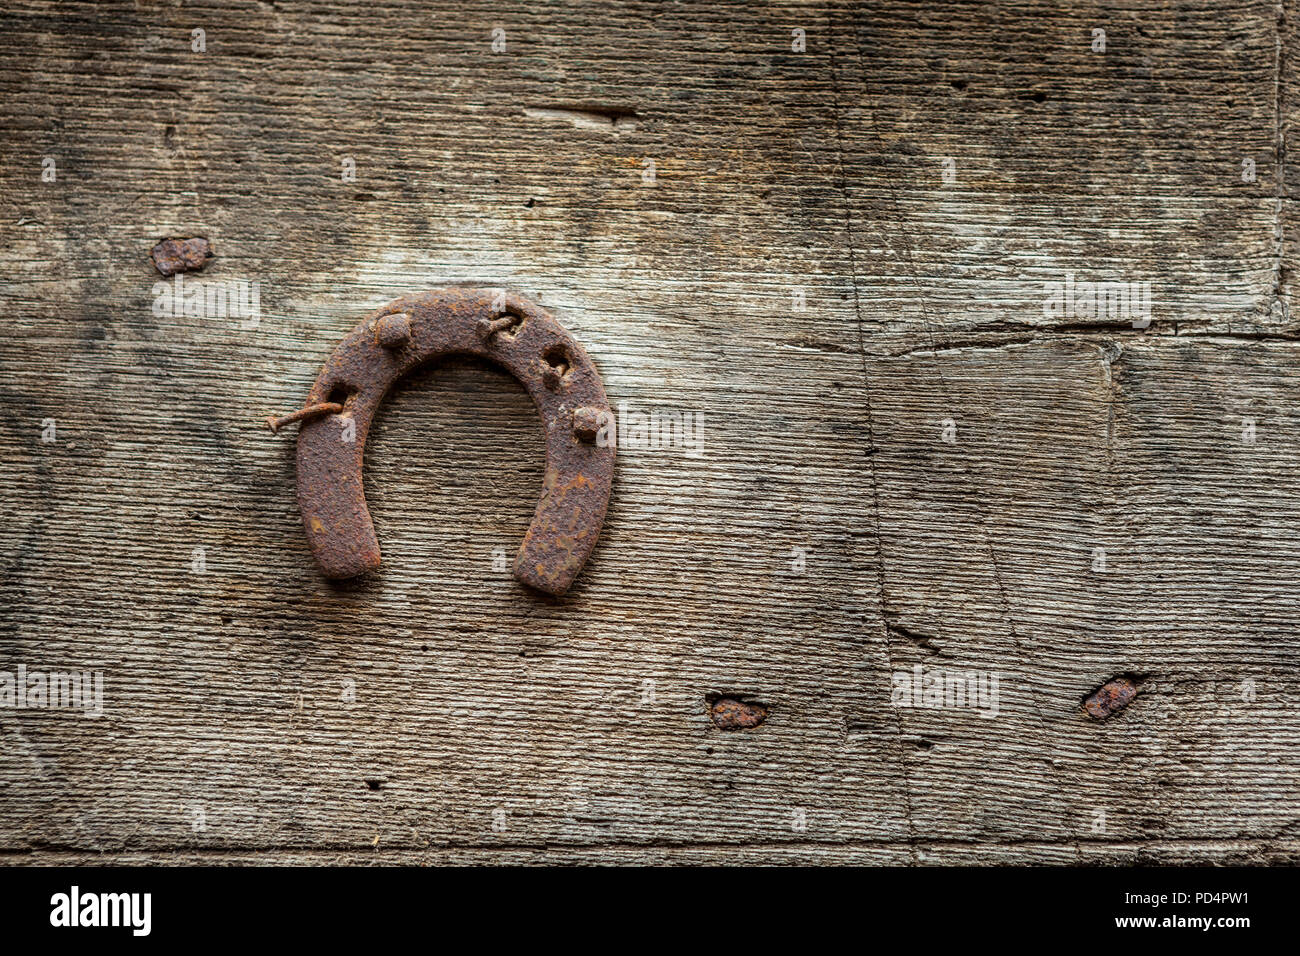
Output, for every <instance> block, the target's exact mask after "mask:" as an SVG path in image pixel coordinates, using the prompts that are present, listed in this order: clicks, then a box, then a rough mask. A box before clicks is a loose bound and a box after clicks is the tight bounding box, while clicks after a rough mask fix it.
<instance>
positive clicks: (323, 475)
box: [267, 289, 614, 595]
mask: <svg viewBox="0 0 1300 956" xmlns="http://www.w3.org/2000/svg"><path fill="white" fill-rule="evenodd" d="M494 302H495V303H497V304H498V305H497V306H496V307H494ZM499 303H500V293H499V291H498V290H495V289H441V290H438V291H434V292H424V293H420V294H418V295H410V296H403V297H402V298H400V299H397V300H395V301H393V302H390V303H389V304H388V305H386V306H384V307H383V308H381V309H379V310H378V311H377V312H375V313H373V314H372V315H370V316H368V317H367V318H366V319H364V320H363V321H362V322H361V323H360V324H359V325H357V326H356V328H354V329H353V330H352V331H351V332H350V333H349V334H348V335H347V336H345V337H344V339H343V341H342V342H341V343H340V344H339V345H338V347H337V348H335V350H334V353H333V354H332V355H331V356H330V357H329V358H328V359H327V360H326V361H325V365H324V367H323V368H322V369H321V372H320V374H319V375H318V376H317V378H316V382H315V384H313V385H312V387H311V391H310V392H309V393H308V395H307V401H306V403H305V407H304V408H302V409H300V410H298V411H296V412H292V413H290V414H289V415H285V416H283V417H281V418H270V419H268V420H267V424H268V426H270V427H271V429H272V431H274V430H275V429H276V428H279V427H281V426H283V425H287V424H289V423H291V422H294V421H300V422H302V428H301V430H300V431H299V433H298V507H299V508H300V509H301V511H302V517H303V523H304V525H305V526H306V528H307V540H308V542H309V544H310V545H311V549H312V553H313V554H314V555H315V557H316V562H317V564H319V565H320V568H321V571H322V572H323V573H324V574H325V576H326V577H329V578H350V577H354V576H356V575H358V574H363V573H365V572H366V571H370V570H373V569H374V568H377V567H378V566H379V563H380V554H379V541H378V539H377V538H376V536H375V528H374V524H373V523H372V522H371V519H370V511H369V509H368V508H367V506H366V499H365V495H364V493H363V492H362V480H361V467H362V462H363V460H364V456H365V443H366V436H367V434H368V433H369V430H370V425H371V422H372V421H373V419H374V415H375V412H376V411H377V410H378V408H379V405H380V404H381V403H382V402H383V399H384V396H385V395H386V394H387V392H388V390H389V388H390V387H391V386H392V385H393V383H394V382H396V381H397V380H398V379H399V378H401V377H402V376H403V375H405V374H406V373H407V372H410V371H411V370H413V369H414V368H416V367H417V366H419V365H423V364H425V363H426V362H429V361H431V360H434V359H437V358H440V357H442V356H446V355H454V354H459V355H475V356H479V357H481V358H485V359H488V360H490V361H492V362H494V363H496V364H497V365H500V366H501V367H503V368H505V369H506V370H507V371H508V372H510V373H511V374H512V375H514V376H515V378H517V379H519V381H520V382H521V383H522V384H523V386H524V388H525V389H526V390H527V391H528V394H529V395H530V396H531V397H532V399H533V403H534V405H536V407H537V411H538V413H539V414H540V415H541V418H542V425H543V428H544V430H545V434H546V471H545V476H544V478H543V482H542V493H541V497H540V498H539V500H538V502H537V510H536V511H535V513H534V515H533V521H532V524H530V525H529V527H528V531H527V533H526V534H525V535H524V541H523V544H522V545H521V546H520V549H519V554H518V556H517V557H516V558H515V565H514V574H515V577H516V578H517V579H518V580H519V581H521V582H523V583H524V584H526V585H528V586H529V587H532V588H536V589H537V590H539V591H543V592H545V593H547V594H554V595H559V594H563V593H564V592H565V591H567V590H568V589H569V586H570V585H571V584H572V583H573V581H574V579H575V578H576V577H577V575H578V572H579V571H581V570H582V567H583V565H584V564H585V563H586V561H587V558H588V556H589V555H590V554H591V551H592V549H593V548H594V547H595V545H596V539H597V537H598V536H599V535H600V528H601V525H602V524H603V523H604V520H605V511H606V509H607V508H608V506H609V496H610V490H611V487H612V484H613V477H614V448H613V447H612V443H611V445H610V447H603V446H601V445H596V444H591V443H587V442H584V441H581V440H578V441H575V440H574V437H575V433H576V424H577V423H576V420H575V412H574V409H581V410H583V421H584V422H586V420H587V417H588V416H589V415H594V417H595V418H596V419H597V420H599V419H600V418H601V417H603V416H606V415H610V414H611V413H610V408H609V401H608V400H607V399H606V397H605V389H604V386H603V385H602V384H601V380H600V374H599V373H598V372H597V371H596V367H595V365H593V364H592V361H591V359H590V358H588V357H587V354H586V352H584V351H583V349H582V346H580V345H579V344H578V343H577V342H576V341H575V340H574V339H573V337H572V336H571V335H569V333H567V332H566V331H565V330H564V329H563V328H561V327H560V325H559V323H557V322H556V321H555V319H553V318H552V317H551V316H550V314H549V313H547V312H546V311H545V310H543V309H542V308H540V307H539V306H537V305H535V304H533V303H532V302H529V301H528V300H527V299H523V298H520V297H519V296H515V295H507V296H506V297H505V312H506V313H507V314H505V315H502V314H501V311H502V310H501V308H500V307H499ZM506 329H510V330H511V334H498V333H502V332H505V330H506ZM611 417H612V416H611ZM579 437H580V436H579ZM593 438H594V435H593Z"/></svg>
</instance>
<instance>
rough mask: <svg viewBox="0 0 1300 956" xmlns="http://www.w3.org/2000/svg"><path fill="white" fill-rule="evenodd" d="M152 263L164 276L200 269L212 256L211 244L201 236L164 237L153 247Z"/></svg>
mask: <svg viewBox="0 0 1300 956" xmlns="http://www.w3.org/2000/svg"><path fill="white" fill-rule="evenodd" d="M152 255H153V264H154V268H155V269H157V270H158V271H159V272H161V273H162V274H163V275H165V276H171V275H175V274H176V273H178V272H193V271H195V270H196V269H202V268H203V266H204V265H205V264H206V263H207V261H208V260H209V259H211V258H212V244H211V243H209V242H208V240H207V239H205V238H204V237H203V236H195V237H194V238H193V239H164V240H163V241H162V242H160V243H158V245H156V246H154V247H153V253H152Z"/></svg>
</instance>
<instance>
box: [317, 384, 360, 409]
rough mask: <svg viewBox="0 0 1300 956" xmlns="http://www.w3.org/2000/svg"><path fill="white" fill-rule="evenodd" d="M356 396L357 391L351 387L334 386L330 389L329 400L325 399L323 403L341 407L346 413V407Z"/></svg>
mask: <svg viewBox="0 0 1300 956" xmlns="http://www.w3.org/2000/svg"><path fill="white" fill-rule="evenodd" d="M356 394H357V390H356V389H355V388H353V387H352V386H351V385H335V386H334V387H333V388H331V389H330V394H329V398H327V399H325V401H327V402H334V403H335V404H337V405H342V406H343V410H344V411H347V410H348V406H349V405H351V404H352V399H353V397H354V396H355V395H356Z"/></svg>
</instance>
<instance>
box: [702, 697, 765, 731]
mask: <svg viewBox="0 0 1300 956" xmlns="http://www.w3.org/2000/svg"><path fill="white" fill-rule="evenodd" d="M709 710H710V713H711V714H712V716H713V722H714V723H715V724H717V725H718V726H719V727H721V728H722V729H723V730H749V729H750V728H751V727H757V726H758V725H759V724H761V723H762V722H763V721H765V720H767V708H766V707H764V706H763V705H762V704H747V703H745V702H743V701H739V700H736V699H735V698H734V697H720V698H718V699H717V700H715V701H714V702H713V706H712V707H711V708H710V709H709Z"/></svg>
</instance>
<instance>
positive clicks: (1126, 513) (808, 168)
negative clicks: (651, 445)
mask: <svg viewBox="0 0 1300 956" xmlns="http://www.w3.org/2000/svg"><path fill="white" fill-rule="evenodd" d="M1294 15H1295V13H1294V10H1293V8H1292V7H1291V6H1290V5H1289V4H1288V5H1285V6H1279V5H1276V4H1265V3H1253V4H1245V5H1241V4H1230V3H1227V2H1223V0H1190V2H1184V3H1178V4H1172V3H1167V2H1157V0H1150V2H1141V0H1119V2H1115V3H1097V4H1083V5H1078V4H1055V3H1050V2H1043V0H1024V2H1017V3H1007V4H1001V5H991V4H983V3H972V4H944V5H941V6H938V7H936V6H934V5H932V4H926V3H919V2H918V3H906V2H891V3H872V4H849V3H831V4H813V3H808V4H805V3H771V4H762V5H755V4H746V3H742V2H735V3H722V2H710V3H707V4H626V5H624V4H618V5H611V4H595V3H578V4H571V3H558V2H557V3H538V4H530V5H528V6H527V7H525V8H513V7H512V8H507V7H505V6H504V5H497V4H491V3H486V2H482V0H479V2H470V3H468V4H465V3H456V4H450V3H445V2H441V0H437V2H433V3H414V2H411V3H388V4H383V5H379V4H363V3H351V2H348V3H342V2H338V3H323V4H307V3H258V2H225V0H223V2H217V3H213V4H208V5H205V6H203V7H202V8H193V7H182V6H179V5H173V4H157V5H151V4H141V5H127V4H119V3H110V4H88V3H87V4H81V3H58V4H55V3H48V4H45V3H21V4H16V5H14V4H10V5H8V6H7V7H6V9H5V10H4V11H3V13H0V155H2V156H3V162H0V302H2V304H3V306H4V311H3V319H2V320H0V321H3V323H4V326H3V328H4V335H3V336H0V399H2V400H3V405H4V407H5V408H6V409H7V414H5V415H3V416H0V456H2V460H3V462H4V467H3V469H2V470H0V505H2V507H0V568H3V573H2V576H0V670H6V669H10V670H12V669H14V668H16V667H17V665H18V664H25V665H27V666H28V667H29V668H38V667H44V668H50V669H65V670H68V669H98V670H102V671H103V673H104V695H105V700H104V706H105V714H104V716H102V717H99V718H89V717H84V716H80V715H77V714H75V713H69V712H59V711H47V710H34V709H25V710H15V709H5V708H0V740H3V744H2V745H0V862H5V863H15V864H26V863H41V862H48V863H57V862H70V861H105V862H126V863H150V862H182V863H189V862H207V863H246V862H253V863H268V864H269V863H331V862H339V863H367V862H377V863H396V862H422V863H486V864H491V863H646V862H650V863H716V862H730V863H762V862H774V863H807V862H827V863H851V862H857V863H890V864H926V863H979V864H990V865H992V864H1011V863H1031V862H1034V863H1048V864H1069V863H1094V862H1100V863H1114V864H1128V863H1135V862H1160V863H1181V862H1197V863H1213V864H1232V863H1243V862H1269V863H1283V862H1285V863H1294V862H1296V861H1297V860H1300V849H1297V814H1298V813H1300V759H1298V758H1297V757H1296V756H1295V754H1296V747H1297V744H1300V711H1297V709H1296V708H1295V707H1294V705H1293V702H1294V700H1295V699H1296V695H1297V694H1298V693H1300V676H1298V675H1297V671H1296V664H1297V660H1298V658H1300V649H1298V648H1297V640H1296V626H1297V620H1298V618H1300V599H1298V598H1297V593H1296V588H1295V581H1296V580H1297V578H1298V577H1300V538H1298V537H1297V535H1296V534H1295V531H1294V529H1295V528H1297V527H1298V526H1300V504H1297V502H1300V476H1297V473H1296V469H1295V467H1294V465H1293V463H1294V462H1295V461H1296V458H1297V454H1298V453H1300V418H1297V415H1296V413H1295V408H1296V406H1297V400H1298V399H1300V363H1298V362H1297V358H1300V334H1298V333H1297V320H1296V319H1295V318H1294V317H1293V316H1292V314H1291V310H1292V297H1293V285H1294V272H1293V263H1294V261H1295V255H1296V251H1297V249H1296V245H1295V242H1296V240H1295V233H1294V225H1293V224H1294V221H1295V217H1294V215H1293V213H1294V203H1293V200H1292V197H1291V196H1290V194H1289V186H1288V184H1289V183H1290V182H1293V181H1296V178H1297V176H1300V170H1297V169H1296V168H1295V163H1296V156H1297V155H1300V153H1297V151H1296V150H1294V149H1291V148H1289V142H1290V140H1291V137H1292V130H1293V129H1294V127H1295V123H1294V122H1293V119H1294V113H1295V108H1296V104H1297V98H1296V96H1295V93H1294V90H1295V83H1296V79H1297V77H1296V59H1295V56H1294V54H1293V49H1294V44H1293V39H1294V29H1295V26H1294V22H1293V21H1294ZM498 28H499V29H501V30H504V31H505V32H504V38H505V50H504V51H502V52H493V49H492V43H493V31H494V30H496V29H498ZM1096 28H1101V29H1104V30H1105V32H1106V49H1105V51H1104V52H1099V51H1098V52H1094V51H1093V49H1092V42H1093V30H1094V29H1096ZM194 29H202V30H203V31H204V37H205V42H206V50H205V52H202V53H198V52H194V51H193V50H192V49H191V31H192V30H194ZM795 30H802V31H804V37H805V41H806V49H805V50H803V51H802V52H799V51H796V50H794V49H793V48H792V42H793V38H794V34H793V33H792V31H795ZM46 158H51V159H52V160H53V162H54V168H55V169H56V171H57V178H56V179H55V180H54V181H53V182H47V181H43V180H42V175H41V174H42V162H43V160H45V159H46ZM949 159H950V160H952V162H951V163H945V160H949ZM1247 159H1249V160H1253V162H1254V173H1255V175H1254V177H1253V179H1243V172H1244V170H1245V168H1246V167H1244V166H1243V160H1247ZM345 160H351V161H352V162H354V163H355V169H356V178H355V181H345V179H344V177H343V176H342V169H343V166H344V162H345ZM647 161H653V164H654V177H653V182H648V181H647ZM191 235H202V236H206V237H208V238H209V239H210V240H211V241H212V243H213V246H214V247H215V250H216V256H217V257H216V258H215V259H213V260H211V261H210V262H209V264H208V265H207V267H206V268H205V269H204V270H203V271H202V272H200V273H195V274H191V275H190V276H188V277H187V278H189V279H193V280H196V281H204V282H207V281H225V280H241V279H242V280H247V281H250V282H252V281H255V282H258V283H259V284H260V303H261V319H260V322H258V323H257V324H256V325H255V326H254V327H246V323H241V322H240V321H239V320H238V319H235V318H220V317H185V316H175V315H170V314H164V315H159V314H156V312H155V310H154V309H153V307H152V306H153V303H154V299H155V294H156V293H155V290H154V284H155V282H156V281H157V279H158V276H157V275H156V274H155V273H154V272H153V270H152V266H151V263H150V261H149V258H148V257H149V250H150V249H151V248H152V247H153V245H154V244H155V243H156V242H157V241H158V240H160V239H162V238H165V237H168V236H182V237H183V236H191ZM1067 276H1073V277H1074V278H1075V280H1077V281H1080V282H1089V281H1091V282H1121V281H1122V282H1126V283H1130V282H1137V283H1149V284H1150V293H1151V315H1150V318H1151V322H1150V325H1149V326H1147V327H1144V328H1135V327H1134V325H1133V323H1132V322H1131V321H1130V320H1129V318H1128V317H1127V316H1119V317H1116V316H1113V315H1106V316H1101V317H1098V316H1097V315H1095V314H1093V315H1088V314H1084V313H1082V312H1080V311H1079V310H1076V314H1073V315H1066V314H1063V313H1053V312H1052V311H1051V310H1050V309H1047V308H1045V301H1046V300H1047V298H1048V296H1049V292H1048V290H1049V288H1050V284H1051V283H1053V282H1064V281H1065V279H1066V277H1067ZM451 284H473V285H478V286H502V287H508V288H510V289H513V290H515V291H517V292H519V293H520V294H522V295H525V296H527V297H529V298H532V299H534V300H535V301H537V302H538V303H540V304H541V305H543V306H544V307H545V308H547V309H548V310H550V311H552V313H553V314H554V315H555V316H556V318H557V319H558V320H559V321H560V322H561V323H562V324H563V325H564V326H565V327H566V328H567V329H568V330H569V331H570V332H572V333H573V334H574V335H575V336H576V337H577V339H578V340H579V341H580V342H582V343H583V345H584V347H585V348H586V350H587V352H588V353H589V354H590V355H591V356H592V358H593V359H594V361H595V362H596V364H597V366H598V367H599V368H600V370H601V373H602V375H603V377H604V381H605V386H606V389H607V391H608V393H609V396H610V399H611V402H612V403H613V404H614V405H615V406H618V404H619V403H620V402H622V403H626V405H627V407H628V409H629V410H631V411H642V412H650V411H654V410H662V411H677V412H687V413H699V414H701V415H702V416H703V422H704V430H703V448H702V451H701V453H700V454H691V453H689V451H688V450H687V449H684V448H680V447H669V448H658V449H637V448H626V447H625V448H623V449H621V450H620V457H619V462H618V467H617V471H616V477H615V489H614V497H613V501H612V504H611V509H610V513H609V516H608V518H607V521H606V525H605V530H604V532H603V535H602V540H601V543H600V545H599V546H598V547H597V549H596V551H595V553H594V555H593V558H592V560H591V562H590V564H589V565H588V567H587V568H586V570H584V572H583V574H582V575H581V576H580V577H579V579H578V582H577V584H576V585H575V587H574V589H573V590H572V591H571V592H570V593H569V595H568V596H566V597H565V598H564V599H562V600H558V601H557V600H550V599H547V598H544V597H540V596H538V595H535V594H533V593H530V592H528V591H526V590H524V589H522V588H521V587H520V586H518V585H517V584H515V583H514V582H513V580H512V579H511V578H510V576H509V572H508V570H507V569H506V566H505V565H503V564H501V563H500V562H498V561H497V560H496V559H495V555H496V554H497V553H498V552H503V553H504V554H505V555H507V556H513V553H514V551H515V549H516V548H517V547H518V543H519V541H520V539H521V538H522V536H523V533H524V529H525V528H526V527H527V524H528V521H529V518H530V516H531V514H532V509H533V505H534V502H535V498H536V494H537V491H538V489H539V488H540V485H541V480H542V460H543V443H542V436H541V434H540V432H539V431H538V428H537V425H536V424H535V422H536V416H535V414H534V412H533V410H532V408H531V405H530V403H529V401H528V399H527V396H526V395H525V393H524V392H523V390H522V388H521V387H519V386H518V385H517V384H516V383H515V382H514V381H513V380H512V379H510V378H509V377H507V376H506V375H505V374H503V373H501V372H499V371H496V370H494V369H492V368H489V367H487V366H486V365H482V364H480V363H477V362H472V361H468V360H466V361H456V362H449V363H445V364H442V365H439V366H438V367H436V368H433V369H430V370H428V371H426V372H423V373H420V374H418V375H416V376H415V377H413V378H412V379H410V380H408V381H407V382H406V383H405V384H404V385H403V386H402V387H401V388H400V389H399V391H398V392H397V393H396V394H395V395H393V396H392V397H390V399H389V402H388V404H387V406H386V407H385V409H384V410H383V412H382V413H381V416H380V418H379V419H378V422H377V425H376V429H375V431H374V433H373V434H372V437H371V439H370V445H369V449H368V458H367V466H366V470H367V476H366V477H367V495H368V497H369V502H370V505H371V510H372V514H373V516H374V519H375V525H376V528H377V530H378V533H379V537H380V542H381V545H382V546H383V549H384V560H385V563H384V567H383V568H382V570H381V571H380V573H378V574H377V575H375V576H374V577H372V578H370V579H367V580H365V581H361V582H357V583H352V584H347V585H342V586H336V585H330V584H328V583H327V582H325V581H324V580H322V579H321V578H320V576H319V574H318V573H317V572H316V570H315V568H314V567H313V565H312V562H311V558H310V553H309V551H308V549H307V544H306V540H305V537H304V533H303V530H302V527H301V521H300V518H299V515H298V512H297V508H296V503H295V501H294V494H293V442H292V436H291V435H290V436H285V435H281V436H271V435H270V434H268V433H267V432H266V431H265V429H264V428H263V427H262V426H261V420H262V418H263V417H264V416H265V415H267V414H269V413H272V412H283V411H288V410H291V409H293V408H296V407H297V405H298V404H299V403H300V402H301V400H302V398H303V396H304V395H305V394H306V390H307V388H308V386H309V384H310V382H311V381H312V380H313V378H314V376H315V374H316V371H317V370H318V368H319V366H320V363H321V362H322V361H323V359H324V358H325V356H326V355H327V354H328V353H329V351H330V350H331V349H332V348H333V347H334V344H335V343H336V342H337V341H338V340H339V338H340V337H341V336H342V335H343V334H344V333H345V332H346V331H347V330H348V329H350V328H351V327H352V326H353V325H354V324H355V322H356V321H358V320H359V319H360V318H361V316H363V315H364V314H365V313H366V312H368V311H370V310H372V309H374V308H375V307H377V306H379V305H381V304H383V303H384V302H386V301H388V300H389V299H392V298H394V297H396V296H397V295H400V294H402V293H406V292H415V291H421V290H424V289H431V288H437V287H440V286H445V285H451ZM800 294H801V295H802V307H800V301H799V295H800ZM47 419H53V420H54V422H55V425H56V431H55V436H56V437H55V440H54V441H44V440H42V432H43V430H45V426H44V425H43V423H44V422H45V421H46V420H47ZM196 548H202V549H203V555H204V569H203V571H202V573H195V571H194V565H193V555H194V552H195V549H196ZM1098 549H1101V550H1102V551H1104V553H1105V560H1104V565H1103V564H1102V563H1100V562H1099V558H1098ZM918 665H919V666H920V667H921V668H922V669H923V670H931V671H933V670H934V669H936V668H938V669H944V670H951V671H955V672H960V673H966V672H968V671H976V672H979V673H981V674H985V675H997V677H998V678H999V697H998V708H997V714H996V715H995V716H993V715H989V714H988V713H981V712H979V710H977V709H972V708H960V707H944V708H939V709H926V708H904V707H898V706H891V689H892V687H893V685H894V676H895V675H896V674H898V673H900V672H901V673H910V672H912V671H913V668H915V667H917V666H918ZM1119 674H1136V675H1139V676H1140V677H1141V688H1140V692H1139V695H1138V697H1137V698H1136V700H1135V701H1134V703H1133V704H1132V705H1131V706H1130V707H1129V708H1128V709H1127V710H1125V711H1124V712H1123V713H1121V714H1120V715H1118V716H1116V717H1113V718H1111V719H1110V720H1108V721H1106V722H1095V721H1092V720H1090V719H1089V718H1087V717H1086V716H1085V715H1084V714H1083V712H1082V710H1081V707H1080V704H1081V702H1082V700H1083V699H1084V697H1085V696H1086V695H1087V694H1089V693H1091V692H1092V691H1093V690H1095V689H1096V688H1097V687H1098V686H1099V685H1100V684H1102V683H1103V682H1105V681H1107V680H1109V679H1110V678H1112V677H1114V676H1116V675H1119ZM716 695H733V696H738V697H742V698H744V699H748V700H754V701H758V702H761V703H763V704H765V705H766V706H767V707H768V708H769V716H768V718H767V720H766V721H765V722H764V723H763V724H762V725H761V726H759V727H756V728H753V729H750V730H744V731H736V732H723V731H721V730H719V729H718V728H717V727H715V726H714V725H713V724H712V722H711V720H710V717H709V701H710V700H712V699H713V698H714V697H715V696H716Z"/></svg>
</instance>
